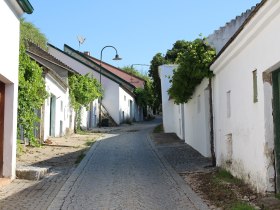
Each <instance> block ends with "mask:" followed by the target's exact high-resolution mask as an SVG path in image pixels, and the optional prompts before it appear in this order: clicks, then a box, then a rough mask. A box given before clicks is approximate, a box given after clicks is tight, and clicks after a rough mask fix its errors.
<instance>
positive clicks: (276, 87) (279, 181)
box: [272, 69, 280, 192]
mask: <svg viewBox="0 0 280 210" xmlns="http://www.w3.org/2000/svg"><path fill="white" fill-rule="evenodd" d="M272 80H273V118H274V136H275V137H274V138H275V140H274V151H275V171H276V191H277V192H280V69H279V70H277V71H275V72H273V74H272Z"/></svg>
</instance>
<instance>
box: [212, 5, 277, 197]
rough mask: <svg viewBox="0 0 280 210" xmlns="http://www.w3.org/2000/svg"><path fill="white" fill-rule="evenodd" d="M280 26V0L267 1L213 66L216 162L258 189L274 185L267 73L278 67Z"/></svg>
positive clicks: (272, 189) (270, 109)
mask: <svg viewBox="0 0 280 210" xmlns="http://www.w3.org/2000/svg"><path fill="white" fill-rule="evenodd" d="M279 25H280V1H275V0H268V1H266V2H265V3H264V5H262V6H261V8H260V9H259V10H258V11H257V13H256V14H255V15H254V16H253V17H252V18H251V19H250V21H249V22H248V23H247V24H246V25H245V27H244V28H243V30H242V31H241V32H240V33H239V34H238V36H237V37H235V39H234V40H233V41H232V42H231V43H230V45H229V46H228V47H227V48H226V49H225V50H224V51H223V52H222V54H221V55H220V56H219V57H218V59H217V60H216V61H215V62H214V63H213V65H212V66H211V70H213V72H214V74H215V77H214V81H213V92H214V95H213V104H214V116H215V117H214V119H215V120H214V127H215V132H214V134H215V150H216V157H217V164H218V165H219V166H223V167H225V168H227V169H228V170H230V171H231V172H232V173H233V175H235V176H237V177H240V178H242V179H243V180H245V181H246V182H248V183H250V184H251V185H252V186H253V187H255V188H256V189H257V191H259V192H266V191H274V189H275V171H274V156H273V150H274V131H273V124H274V123H273V116H272V112H273V111H272V110H273V109H272V99H273V98H272V85H271V82H270V81H269V80H267V79H265V78H264V77H263V75H264V73H270V72H272V71H275V70H277V69H278V68H279V67H280V54H279V48H280V42H279V37H280V28H279ZM253 71H256V75H257V89H256V90H257V93H258V94H257V97H258V98H257V101H255V102H254V88H253Z"/></svg>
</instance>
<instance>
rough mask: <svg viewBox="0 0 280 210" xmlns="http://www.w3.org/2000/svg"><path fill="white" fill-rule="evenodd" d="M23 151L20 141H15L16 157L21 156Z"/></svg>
mask: <svg viewBox="0 0 280 210" xmlns="http://www.w3.org/2000/svg"><path fill="white" fill-rule="evenodd" d="M23 151H24V146H23V144H21V140H20V139H17V156H19V155H21V154H22V153H23Z"/></svg>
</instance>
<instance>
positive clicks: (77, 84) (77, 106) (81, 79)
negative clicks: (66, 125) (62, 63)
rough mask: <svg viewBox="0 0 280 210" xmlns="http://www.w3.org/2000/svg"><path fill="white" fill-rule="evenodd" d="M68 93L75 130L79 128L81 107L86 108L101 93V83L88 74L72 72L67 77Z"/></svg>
mask: <svg viewBox="0 0 280 210" xmlns="http://www.w3.org/2000/svg"><path fill="white" fill-rule="evenodd" d="M69 89H70V90H69V94H70V100H71V105H72V107H73V108H74V110H75V111H76V118H75V131H76V130H77V129H78V130H79V129H80V114H81V113H80V112H81V108H82V107H86V108H88V105H89V103H90V102H92V101H93V100H95V99H97V98H98V97H100V96H101V95H102V90H101V85H100V83H99V82H98V81H97V80H96V79H95V78H91V77H90V76H89V75H88V74H86V75H80V74H73V75H71V76H70V77H69Z"/></svg>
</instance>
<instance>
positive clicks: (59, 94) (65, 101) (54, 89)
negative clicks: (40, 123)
mask: <svg viewBox="0 0 280 210" xmlns="http://www.w3.org/2000/svg"><path fill="white" fill-rule="evenodd" d="M45 82H46V89H47V92H48V93H49V97H48V98H47V99H46V100H45V104H44V106H45V107H44V140H46V139H47V138H48V137H49V136H50V135H49V134H50V133H49V130H50V105H51V104H50V98H51V95H54V96H55V97H56V106H55V136H54V137H59V136H63V135H65V134H66V129H67V128H69V126H70V122H69V118H70V114H71V109H70V107H69V92H68V90H67V89H64V88H63V87H61V85H59V83H58V82H57V81H56V80H55V79H54V78H53V77H52V76H51V75H50V74H46V76H45ZM61 121H62V125H63V127H62V133H60V122H61Z"/></svg>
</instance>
